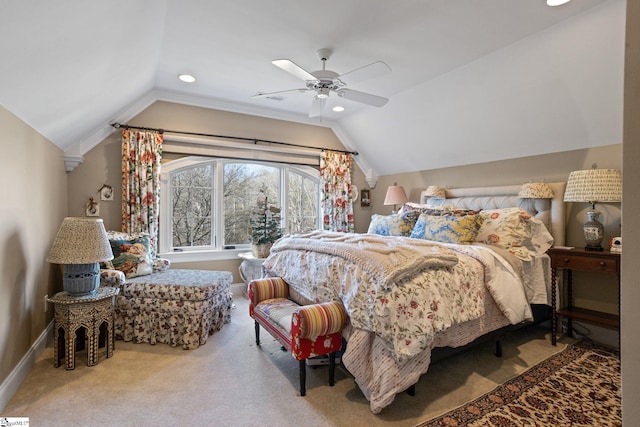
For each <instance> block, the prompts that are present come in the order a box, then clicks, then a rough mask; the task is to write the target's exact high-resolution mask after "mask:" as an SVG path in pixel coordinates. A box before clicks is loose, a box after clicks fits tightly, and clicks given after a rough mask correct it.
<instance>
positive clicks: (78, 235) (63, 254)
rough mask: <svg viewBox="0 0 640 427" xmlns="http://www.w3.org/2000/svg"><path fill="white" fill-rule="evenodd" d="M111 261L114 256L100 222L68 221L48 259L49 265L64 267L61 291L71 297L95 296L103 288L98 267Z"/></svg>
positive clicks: (54, 242) (61, 227)
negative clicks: (99, 288)
mask: <svg viewBox="0 0 640 427" xmlns="http://www.w3.org/2000/svg"><path fill="white" fill-rule="evenodd" d="M111 259H113V252H112V251H111V245H110V244H109V239H108V237H107V232H106V231H105V229H104V224H103V222H102V219H100V218H75V217H67V218H65V219H64V220H63V221H62V225H61V226H60V229H59V230H58V234H57V235H56V238H55V240H54V241H53V245H52V246H51V250H50V251H49V255H47V262H50V263H52V264H63V272H62V288H63V289H64V290H65V291H66V292H67V293H68V294H71V295H87V294H92V293H94V292H95V291H96V289H98V286H99V285H100V266H99V265H98V263H99V262H103V261H109V260H111Z"/></svg>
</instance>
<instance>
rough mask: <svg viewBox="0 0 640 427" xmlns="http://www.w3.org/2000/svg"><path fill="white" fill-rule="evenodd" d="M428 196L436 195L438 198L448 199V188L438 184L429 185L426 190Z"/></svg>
mask: <svg viewBox="0 0 640 427" xmlns="http://www.w3.org/2000/svg"><path fill="white" fill-rule="evenodd" d="M424 195H425V196H426V197H435V198H436V199H446V198H447V190H445V188H444V187H439V186H437V185H430V186H428V187H427V190H426V191H425V192H424Z"/></svg>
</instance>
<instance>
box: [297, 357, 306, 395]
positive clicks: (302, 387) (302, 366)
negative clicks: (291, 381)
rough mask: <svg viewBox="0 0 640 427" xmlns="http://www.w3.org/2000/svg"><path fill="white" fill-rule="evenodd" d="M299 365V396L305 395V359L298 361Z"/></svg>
mask: <svg viewBox="0 0 640 427" xmlns="http://www.w3.org/2000/svg"><path fill="white" fill-rule="evenodd" d="M298 364H299V365H300V396H304V395H305V394H307V367H306V364H307V363H306V361H305V359H302V360H300V361H298Z"/></svg>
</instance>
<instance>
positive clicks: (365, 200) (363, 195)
mask: <svg viewBox="0 0 640 427" xmlns="http://www.w3.org/2000/svg"><path fill="white" fill-rule="evenodd" d="M370 204H371V196H370V193H369V190H360V206H369V205H370Z"/></svg>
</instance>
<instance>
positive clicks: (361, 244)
mask: <svg viewBox="0 0 640 427" xmlns="http://www.w3.org/2000/svg"><path fill="white" fill-rule="evenodd" d="M287 249H298V250H305V251H313V252H320V253H325V254H329V255H335V256H339V257H341V258H344V259H346V260H348V261H350V262H352V263H354V264H356V265H357V266H358V267H360V268H362V269H363V270H364V271H366V272H367V273H369V274H370V275H371V278H372V279H374V280H375V283H377V284H379V285H380V289H389V288H390V287H391V286H392V285H394V284H396V283H397V282H400V281H402V280H403V279H405V278H407V277H408V275H411V276H415V275H416V274H417V273H418V272H419V271H420V270H422V269H427V268H438V267H452V266H454V265H455V264H456V263H457V262H458V257H457V256H456V254H455V253H453V252H452V251H450V250H449V249H447V248H445V247H443V246H441V245H437V244H433V243H432V242H429V241H427V240H417V239H411V238H408V237H406V238H405V237H397V238H394V239H389V238H384V237H382V236H378V235H376V234H355V233H336V232H328V231H313V232H310V233H304V234H294V235H291V236H288V237H284V238H282V239H280V240H279V241H277V242H276V243H275V244H274V245H273V247H272V248H271V252H279V251H282V250H287Z"/></svg>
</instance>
